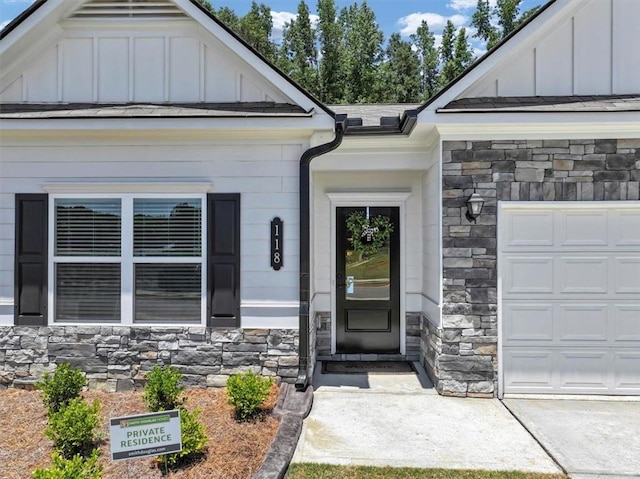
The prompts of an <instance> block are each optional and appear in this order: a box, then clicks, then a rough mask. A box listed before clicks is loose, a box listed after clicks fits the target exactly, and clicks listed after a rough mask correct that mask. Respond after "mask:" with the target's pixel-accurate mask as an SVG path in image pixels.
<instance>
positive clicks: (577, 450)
mask: <svg viewBox="0 0 640 479" xmlns="http://www.w3.org/2000/svg"><path fill="white" fill-rule="evenodd" d="M504 403H505V405H506V406H507V407H508V408H509V409H510V410H511V411H512V412H513V413H514V414H515V415H516V417H517V418H518V419H520V421H522V423H523V424H524V425H525V426H526V427H527V429H528V430H529V431H531V433H532V434H533V435H534V436H535V437H536V439H538V441H540V443H541V444H542V445H543V446H544V447H545V448H546V449H547V451H549V453H550V454H551V455H552V456H553V457H554V458H555V459H556V460H557V461H558V463H560V465H561V466H562V467H563V468H564V469H565V470H566V471H567V473H569V475H570V476H571V478H572V479H587V478H590V479H591V478H593V479H595V478H604V477H606V478H607V479H614V478H619V477H625V478H632V477H634V478H638V477H640V402H638V401H621V400H617V401H616V400H611V401H597V400H586V399H580V400H571V399H554V400H546V399H545V400H541V399H505V400H504Z"/></svg>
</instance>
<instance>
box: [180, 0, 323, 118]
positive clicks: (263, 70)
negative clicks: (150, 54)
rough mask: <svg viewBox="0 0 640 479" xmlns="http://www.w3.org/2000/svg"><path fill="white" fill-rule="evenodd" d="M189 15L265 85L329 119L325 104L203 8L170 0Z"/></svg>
mask: <svg viewBox="0 0 640 479" xmlns="http://www.w3.org/2000/svg"><path fill="white" fill-rule="evenodd" d="M174 1H175V3H176V4H177V5H178V6H179V7H180V8H182V9H183V10H184V11H185V12H186V13H187V14H188V15H189V16H191V17H192V18H193V19H194V20H196V21H197V22H198V23H199V24H200V26H201V27H202V28H203V29H205V30H206V31H207V32H209V33H210V34H212V35H214V36H215V37H217V38H218V40H220V41H221V42H222V43H223V44H224V45H226V46H227V47H228V48H229V49H230V50H231V51H233V52H234V53H235V54H237V55H238V56H240V57H241V58H243V59H244V61H246V62H247V63H248V64H249V65H250V66H251V67H252V68H254V69H255V70H256V71H258V72H259V73H260V74H262V75H263V76H264V77H265V78H266V79H267V80H268V81H269V82H271V83H272V84H274V85H275V86H276V87H277V88H279V89H281V90H282V91H283V92H284V94H285V95H287V96H288V97H289V98H291V99H292V100H293V101H294V102H295V103H296V104H298V105H300V106H301V107H302V108H304V109H305V110H306V111H311V110H312V109H316V111H323V112H325V113H326V114H328V115H330V116H331V117H333V116H334V113H333V112H332V111H331V110H329V109H328V108H327V107H326V106H325V105H323V104H322V103H320V102H319V101H317V100H315V99H314V98H313V97H311V95H310V94H309V93H308V92H305V91H304V90H303V89H302V88H301V87H300V86H298V85H296V84H295V83H293V81H292V80H291V79H288V78H287V77H285V76H284V74H283V73H281V72H280V71H279V70H278V69H277V68H276V67H275V66H274V65H272V64H271V63H270V62H269V61H268V60H266V59H265V58H263V57H262V56H261V55H260V54H259V53H258V52H256V51H255V50H254V49H253V48H251V47H250V46H249V45H248V44H247V43H246V42H245V41H244V40H242V39H241V38H240V37H238V36H237V35H236V34H234V33H233V32H231V30H230V29H228V28H227V27H226V26H224V25H223V24H222V23H221V22H220V21H218V20H217V19H216V18H215V17H213V16H212V15H210V14H209V13H208V12H205V11H204V8H203V7H201V6H199V5H196V4H194V3H193V1H192V0H174Z"/></svg>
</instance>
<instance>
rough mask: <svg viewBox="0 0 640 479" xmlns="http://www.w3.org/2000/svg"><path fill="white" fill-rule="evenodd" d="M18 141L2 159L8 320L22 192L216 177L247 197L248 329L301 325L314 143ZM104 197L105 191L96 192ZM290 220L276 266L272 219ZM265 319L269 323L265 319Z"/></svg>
mask: <svg viewBox="0 0 640 479" xmlns="http://www.w3.org/2000/svg"><path fill="white" fill-rule="evenodd" d="M89 143H90V142H87V141H85V142H83V144H80V145H78V146H70V145H68V144H63V143H61V142H53V141H52V142H51V143H50V144H38V145H34V144H29V145H27V144H24V143H22V144H20V143H14V144H10V143H9V142H6V143H5V144H3V147H2V155H1V156H0V324H13V294H14V284H13V283H14V229H15V226H14V222H15V218H14V216H15V211H14V208H15V201H14V195H15V194H16V193H42V192H44V189H43V186H44V185H46V184H52V183H56V182H57V183H79V184H83V183H84V184H86V183H91V182H96V181H99V182H100V183H103V184H104V183H111V182H113V184H114V186H115V185H122V184H123V183H127V182H129V183H144V182H154V183H163V182H166V183H167V190H166V192H167V193H170V192H171V186H170V185H171V183H172V182H186V181H197V182H205V183H207V182H210V183H211V184H212V185H213V187H212V190H211V191H212V192H215V193H240V194H241V309H242V324H241V325H242V326H243V327H247V326H255V327H277V328H296V327H297V324H298V319H297V312H298V308H297V306H298V263H299V244H298V239H299V234H298V224H299V219H298V188H299V187H298V165H299V159H300V155H301V154H302V152H303V151H304V149H306V148H307V147H308V145H306V144H301V143H295V142H294V141H292V142H291V143H289V144H276V143H271V144H269V143H266V144H265V143H264V141H262V142H260V143H259V142H257V141H256V142H254V141H251V140H249V141H247V142H245V144H243V145H239V144H216V143H209V144H202V143H200V144H197V145H194V144H166V142H164V144H153V145H149V144H142V143H141V144H113V143H112V144H108V145H107V144H97V143H96V144H89ZM96 196H99V194H98V193H96ZM274 216H279V217H280V218H282V220H283V221H284V225H285V236H284V255H285V256H284V267H283V268H282V269H281V270H280V271H277V272H276V271H274V270H272V269H271V263H270V242H269V238H270V236H269V235H270V233H269V231H270V229H269V225H270V221H271V219H272V218H273V217H274ZM263 323H264V324H263Z"/></svg>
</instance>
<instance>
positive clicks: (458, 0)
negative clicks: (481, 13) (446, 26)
mask: <svg viewBox="0 0 640 479" xmlns="http://www.w3.org/2000/svg"><path fill="white" fill-rule="evenodd" d="M496 3H497V0H489V4H490V5H491V6H492V7H495V6H496ZM476 5H478V0H451V1H450V2H449V3H448V4H447V7H449V8H452V9H453V10H456V11H458V12H460V11H464V10H471V9H472V8H476Z"/></svg>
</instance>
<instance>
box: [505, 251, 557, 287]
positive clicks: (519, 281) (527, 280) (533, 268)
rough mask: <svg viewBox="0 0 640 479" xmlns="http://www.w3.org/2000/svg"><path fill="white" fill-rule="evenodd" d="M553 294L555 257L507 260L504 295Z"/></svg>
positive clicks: (524, 257) (509, 257)
mask: <svg viewBox="0 0 640 479" xmlns="http://www.w3.org/2000/svg"><path fill="white" fill-rule="evenodd" d="M545 293H546V294H551V293H553V257H550V256H549V257H547V256H544V257H530V256H508V257H506V258H505V271H504V285H503V294H505V295H517V294H545Z"/></svg>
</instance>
